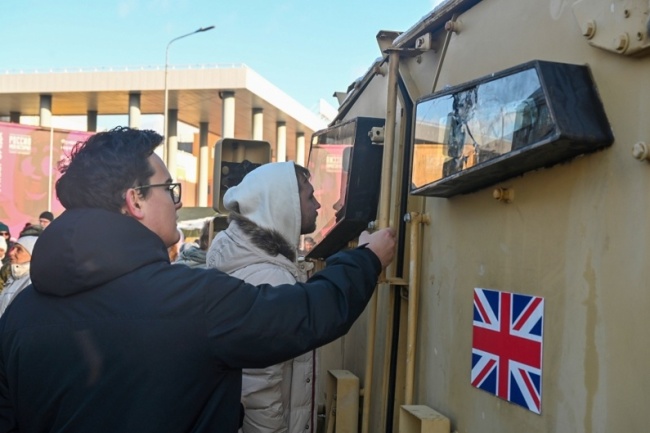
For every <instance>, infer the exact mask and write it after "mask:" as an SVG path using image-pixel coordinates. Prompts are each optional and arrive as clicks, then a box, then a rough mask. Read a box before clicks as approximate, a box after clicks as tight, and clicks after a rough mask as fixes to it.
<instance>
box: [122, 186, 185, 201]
mask: <svg viewBox="0 0 650 433" xmlns="http://www.w3.org/2000/svg"><path fill="white" fill-rule="evenodd" d="M153 187H164V188H166V189H167V190H168V191H169V195H170V196H171V197H172V201H173V202H174V204H178V203H180V202H181V184H180V183H156V184H151V185H142V186H135V187H133V189H135V190H141V189H145V188H153Z"/></svg>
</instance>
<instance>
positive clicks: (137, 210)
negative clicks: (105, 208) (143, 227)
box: [122, 188, 144, 220]
mask: <svg viewBox="0 0 650 433" xmlns="http://www.w3.org/2000/svg"><path fill="white" fill-rule="evenodd" d="M141 202H142V197H140V193H139V192H138V191H137V190H135V189H133V188H129V189H127V190H126V194H125V197H124V205H123V206H122V213H123V214H124V215H129V216H132V217H133V218H135V219H137V220H141V219H142V218H144V212H143V211H142V205H141Z"/></svg>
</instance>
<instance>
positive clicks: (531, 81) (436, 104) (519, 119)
mask: <svg viewBox="0 0 650 433" xmlns="http://www.w3.org/2000/svg"><path fill="white" fill-rule="evenodd" d="M553 129H554V125H553V122H552V119H551V116H550V113H549V109H548V106H547V104H546V100H545V98H544V94H543V90H542V86H541V83H540V79H539V76H538V74H537V71H536V70H535V69H534V68H530V69H525V70H522V71H519V72H518V73H515V74H512V75H508V76H504V77H501V78H497V79H495V80H492V81H487V82H482V83H479V84H477V85H475V86H472V87H469V88H466V89H464V90H462V91H459V92H455V93H453V94H447V95H443V96H440V97H434V98H432V99H428V100H425V101H422V102H420V103H418V105H417V107H416V119H415V141H414V155H413V162H414V163H413V171H412V178H411V181H412V187H413V188H419V187H421V186H424V185H427V184H429V183H431V182H435V181H437V180H440V179H442V178H445V177H448V176H452V175H454V174H455V173H458V172H461V171H463V170H466V169H469V168H471V167H473V166H476V165H478V164H481V163H482V162H485V161H489V160H491V159H493V158H496V157H498V156H500V155H503V154H505V153H508V152H510V151H512V150H515V149H518V148H521V147H525V146H527V145H529V144H533V143H536V142H539V141H541V140H542V139H543V138H544V137H546V136H547V135H549V134H551V133H552V132H553Z"/></svg>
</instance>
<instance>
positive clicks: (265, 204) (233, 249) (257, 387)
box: [207, 162, 316, 433]
mask: <svg viewBox="0 0 650 433" xmlns="http://www.w3.org/2000/svg"><path fill="white" fill-rule="evenodd" d="M224 205H225V206H226V207H227V208H228V209H230V210H231V214H230V219H231V222H230V224H229V226H228V228H227V229H226V230H224V231H222V232H220V233H219V234H218V235H217V236H216V237H215V239H214V241H213V242H212V245H211V246H210V249H209V250H208V254H207V265H208V267H216V268H218V269H220V270H222V271H224V272H227V273H229V274H231V275H232V276H235V277H237V278H240V279H242V280H244V281H246V282H248V283H251V284H261V283H267V284H271V285H278V284H283V283H294V282H296V281H305V279H306V273H305V271H304V269H303V268H302V264H300V265H299V264H298V263H297V262H296V259H295V257H296V245H297V244H298V239H299V236H300V221H301V220H300V218H301V217H300V200H299V195H298V183H297V179H296V175H295V171H294V165H293V163H292V162H286V163H274V164H266V165H263V166H261V167H259V168H257V169H256V170H254V171H253V172H251V173H249V174H248V175H247V176H246V177H245V178H244V180H243V181H242V182H241V183H240V184H239V185H238V186H236V187H233V188H231V189H229V190H228V191H227V192H226V195H225V197H224ZM277 320H282V317H278V318H277ZM315 371H316V356H315V353H314V352H310V353H306V354H304V355H301V356H299V357H297V358H294V359H293V360H291V361H287V362H284V363H282V364H277V365H273V366H271V367H267V368H264V369H244V371H243V379H242V402H243V404H244V406H245V418H244V426H243V432H244V433H271V432H290V433H299V432H305V433H311V432H313V431H314V430H315V428H314V423H315V404H314V396H315V395H316V390H315V388H314V387H315V375H314V372H315Z"/></svg>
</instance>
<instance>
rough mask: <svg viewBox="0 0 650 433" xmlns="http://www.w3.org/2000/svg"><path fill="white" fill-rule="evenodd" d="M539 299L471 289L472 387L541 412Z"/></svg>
mask: <svg viewBox="0 0 650 433" xmlns="http://www.w3.org/2000/svg"><path fill="white" fill-rule="evenodd" d="M543 322H544V298H540V297H538V296H528V295H519V294H516V293H508V292H501V291H496V290H487V289H474V325H473V327H472V328H473V342H472V378H471V381H472V386H474V387H476V388H480V389H482V390H484V391H487V392H489V393H491V394H494V395H496V396H497V397H500V398H502V399H504V400H507V401H509V402H511V403H515V404H518V405H520V406H523V407H525V408H527V409H528V410H530V411H533V412H535V413H537V414H539V413H541V410H542V328H543Z"/></svg>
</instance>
